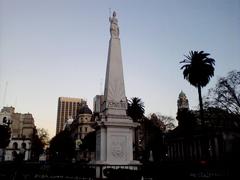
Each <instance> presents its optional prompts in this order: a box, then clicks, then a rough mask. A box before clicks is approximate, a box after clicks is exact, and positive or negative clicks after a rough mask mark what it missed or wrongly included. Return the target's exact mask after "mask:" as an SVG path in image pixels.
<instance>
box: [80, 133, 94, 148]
mask: <svg viewBox="0 0 240 180" xmlns="http://www.w3.org/2000/svg"><path fill="white" fill-rule="evenodd" d="M81 149H83V150H85V149H87V150H89V151H91V152H94V151H95V150H96V131H92V132H90V133H88V134H87V135H86V136H85V137H84V139H83V143H82V144H81Z"/></svg>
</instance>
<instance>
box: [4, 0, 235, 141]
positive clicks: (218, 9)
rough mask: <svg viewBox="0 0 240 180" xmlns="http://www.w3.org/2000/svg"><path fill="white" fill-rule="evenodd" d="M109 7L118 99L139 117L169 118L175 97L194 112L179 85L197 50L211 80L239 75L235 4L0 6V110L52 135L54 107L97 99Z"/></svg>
mask: <svg viewBox="0 0 240 180" xmlns="http://www.w3.org/2000/svg"><path fill="white" fill-rule="evenodd" d="M109 8H111V9H112V11H113V10H116V12H117V18H118V20H119V26H120V38H121V46H122V57H123V65H124V78H125V88H126V96H127V97H128V98H131V97H140V98H141V99H142V100H143V102H144V103H145V106H146V108H145V109H146V115H148V114H149V113H156V112H158V113H161V114H163V115H169V116H173V117H174V118H175V116H176V111H177V98H178V95H179V93H180V91H181V90H183V91H184V92H185V93H186V95H187V97H188V99H189V103H190V107H191V108H194V109H195V108H197V105H198V95H197V89H196V88H194V87H192V86H191V85H190V84H189V83H188V82H187V81H186V80H184V79H183V75H182V71H181V70H180V67H181V65H180V64H179V62H180V61H181V60H183V59H184V54H188V52H189V51H190V50H203V51H205V52H208V53H210V54H211V55H210V57H212V58H214V59H215V60H216V66H215V76H214V77H213V78H212V79H211V82H210V83H209V84H208V85H207V86H206V87H205V88H204V89H203V93H206V92H207V89H209V88H211V87H213V86H214V85H215V83H216V80H217V78H219V77H221V76H226V75H227V73H228V72H229V71H231V70H234V69H238V70H239V69H240V58H239V57H240V1H239V0H202V1H197V0H181V1H179V0H149V1H146V0H131V1H130V0H129V1H127V0H121V1H120V0H119V1H117V0H112V1H110V0H85V1H84V0H0V108H2V107H3V106H14V107H15V108H16V112H20V113H27V112H30V113H32V114H33V116H34V118H35V123H36V125H37V127H38V128H45V129H47V130H48V132H49V133H50V135H51V136H53V135H55V130H56V118H57V100H58V97H60V96H66V97H80V98H84V99H86V100H87V102H88V104H89V106H90V108H91V109H92V104H93V97H94V96H95V95H97V94H100V93H102V92H103V87H104V80H105V71H106V63H107V52H108V41H109V38H110V33H109V21H108V18H109Z"/></svg>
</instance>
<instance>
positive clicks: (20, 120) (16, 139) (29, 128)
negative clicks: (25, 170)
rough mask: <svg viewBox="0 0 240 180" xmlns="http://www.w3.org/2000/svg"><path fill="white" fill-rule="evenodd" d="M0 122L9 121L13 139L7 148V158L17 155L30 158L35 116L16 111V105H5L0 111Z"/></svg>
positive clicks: (26, 158)
mask: <svg viewBox="0 0 240 180" xmlns="http://www.w3.org/2000/svg"><path fill="white" fill-rule="evenodd" d="M0 120H1V121H0V124H2V123H3V120H5V121H6V120H7V121H9V122H10V123H9V126H10V128H11V139H10V143H9V145H8V146H7V147H6V149H5V152H4V153H5V158H4V159H5V160H7V161H11V160H14V158H15V157H16V155H21V156H22V159H23V160H30V157H31V141H32V135H33V132H34V129H35V128H36V127H35V124H34V118H33V116H32V114H30V113H24V114H22V113H16V112H15V108H14V107H3V109H2V110H1V112H0Z"/></svg>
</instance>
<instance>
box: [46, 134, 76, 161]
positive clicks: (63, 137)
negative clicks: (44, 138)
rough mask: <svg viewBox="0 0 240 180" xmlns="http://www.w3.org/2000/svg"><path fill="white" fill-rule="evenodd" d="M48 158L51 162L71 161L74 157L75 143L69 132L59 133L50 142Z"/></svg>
mask: <svg viewBox="0 0 240 180" xmlns="http://www.w3.org/2000/svg"><path fill="white" fill-rule="evenodd" d="M49 151H50V156H51V158H52V159H53V160H60V161H65V160H71V159H72V158H73V157H74V152H75V142H74V140H73V138H72V137H71V133H70V132H69V131H66V130H64V131H61V132H60V133H58V134H57V135H56V136H54V137H53V138H52V139H51V141H50V149H49Z"/></svg>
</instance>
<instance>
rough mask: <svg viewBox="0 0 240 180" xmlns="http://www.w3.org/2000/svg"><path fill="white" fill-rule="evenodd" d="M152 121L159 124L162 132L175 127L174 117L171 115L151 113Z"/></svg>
mask: <svg viewBox="0 0 240 180" xmlns="http://www.w3.org/2000/svg"><path fill="white" fill-rule="evenodd" d="M150 119H151V120H152V121H153V122H154V123H156V126H157V124H159V127H160V129H161V130H162V131H163V132H167V131H169V130H173V129H174V128H175V124H174V121H175V119H174V118H173V117H171V116H165V115H162V114H152V115H151V118H150Z"/></svg>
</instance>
